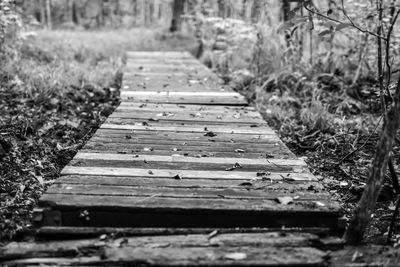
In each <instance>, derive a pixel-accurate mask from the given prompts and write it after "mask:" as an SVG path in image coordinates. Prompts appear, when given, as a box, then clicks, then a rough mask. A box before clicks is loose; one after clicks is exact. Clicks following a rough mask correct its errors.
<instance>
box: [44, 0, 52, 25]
mask: <svg viewBox="0 0 400 267" xmlns="http://www.w3.org/2000/svg"><path fill="white" fill-rule="evenodd" d="M45 5H46V22H47V28H49V29H50V30H51V28H52V27H53V26H52V21H51V0H45Z"/></svg>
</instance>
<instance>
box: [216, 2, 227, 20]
mask: <svg viewBox="0 0 400 267" xmlns="http://www.w3.org/2000/svg"><path fill="white" fill-rule="evenodd" d="M225 4H226V3H225V0H218V17H220V18H225V15H226V13H225V11H226V6H225Z"/></svg>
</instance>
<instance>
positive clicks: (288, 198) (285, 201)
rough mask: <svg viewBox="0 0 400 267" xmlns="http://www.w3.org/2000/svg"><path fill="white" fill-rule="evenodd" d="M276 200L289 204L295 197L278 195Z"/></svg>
mask: <svg viewBox="0 0 400 267" xmlns="http://www.w3.org/2000/svg"><path fill="white" fill-rule="evenodd" d="M276 201H277V202H278V203H280V204H282V205H289V204H290V203H293V198H292V197H289V196H286V197H278V198H276Z"/></svg>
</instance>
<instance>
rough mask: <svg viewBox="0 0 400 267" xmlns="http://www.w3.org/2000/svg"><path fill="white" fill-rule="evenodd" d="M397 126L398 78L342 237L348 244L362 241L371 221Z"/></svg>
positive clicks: (399, 105) (399, 118)
mask: <svg viewBox="0 0 400 267" xmlns="http://www.w3.org/2000/svg"><path fill="white" fill-rule="evenodd" d="M399 126H400V78H399V80H398V81H397V87H396V92H395V95H394V105H393V106H392V108H391V109H390V110H389V111H388V112H387V114H386V117H385V121H384V124H383V130H382V134H381V137H380V140H379V143H378V146H377V148H376V152H375V157H374V160H373V162H372V169H371V171H370V174H369V177H368V182H367V185H366V186H365V188H364V192H363V195H362V197H361V200H360V203H359V205H358V207H357V208H356V210H355V211H354V215H353V218H352V219H351V221H350V225H349V227H348V228H347V231H346V233H345V235H344V239H345V240H346V242H347V243H349V244H358V243H360V242H361V241H362V239H363V237H364V233H365V230H366V228H367V226H368V224H369V223H370V221H371V215H372V213H373V212H374V210H375V206H376V201H377V199H378V196H379V192H380V190H381V188H382V185H383V183H384V179H385V174H386V170H387V166H388V162H389V156H390V152H391V150H392V147H393V143H394V139H395V136H396V132H397V130H398V128H399Z"/></svg>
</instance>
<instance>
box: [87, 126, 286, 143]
mask: <svg viewBox="0 0 400 267" xmlns="http://www.w3.org/2000/svg"><path fill="white" fill-rule="evenodd" d="M205 134H206V132H194V133H190V132H174V131H146V130H123V129H120V130H119V129H99V130H97V132H96V133H95V134H94V137H96V138H109V139H119V140H121V139H135V140H138V139H141V140H149V141H151V140H153V141H154V142H153V143H156V142H157V141H158V140H166V141H167V140H168V141H171V142H180V143H181V144H183V143H185V142H186V141H193V142H218V143H236V144H239V145H242V144H243V145H246V144H275V143H280V142H282V141H281V140H280V139H279V138H278V136H277V135H276V134H260V135H248V134H231V133H218V134H217V135H216V136H213V137H210V136H206V135H205Z"/></svg>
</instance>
